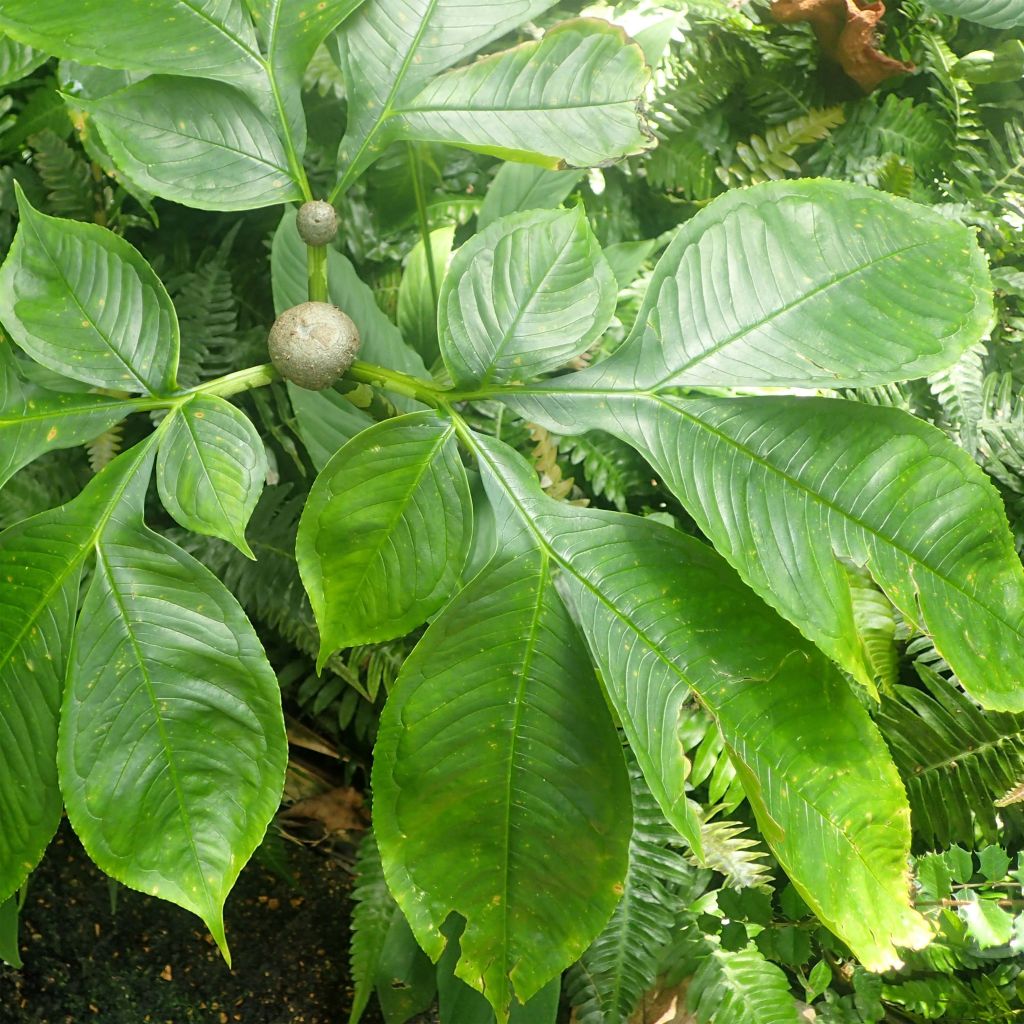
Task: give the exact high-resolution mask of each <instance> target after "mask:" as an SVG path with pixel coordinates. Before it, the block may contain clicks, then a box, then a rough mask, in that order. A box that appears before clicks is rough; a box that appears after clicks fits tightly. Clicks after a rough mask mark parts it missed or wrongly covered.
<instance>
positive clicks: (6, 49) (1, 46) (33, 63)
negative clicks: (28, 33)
mask: <svg viewBox="0 0 1024 1024" xmlns="http://www.w3.org/2000/svg"><path fill="white" fill-rule="evenodd" d="M45 60H46V54H45V53H40V52H39V51H38V50H34V49H32V47H31V46H25V45H24V44H23V43H19V42H18V41H17V40H15V39H11V38H10V36H7V35H5V34H4V33H2V32H0V85H10V84H11V83H12V82H18V81H20V80H21V79H22V78H24V77H25V76H26V75H29V74H31V73H32V72H33V71H35V69H36V68H37V67H39V65H40V64H42V63H43V61H45Z"/></svg>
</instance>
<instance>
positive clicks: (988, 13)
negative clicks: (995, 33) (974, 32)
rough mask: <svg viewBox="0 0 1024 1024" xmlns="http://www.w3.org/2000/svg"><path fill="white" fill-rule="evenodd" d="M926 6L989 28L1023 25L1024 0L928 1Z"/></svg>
mask: <svg viewBox="0 0 1024 1024" xmlns="http://www.w3.org/2000/svg"><path fill="white" fill-rule="evenodd" d="M928 6H929V7H934V8H935V10H937V11H942V13H943V14H952V15H954V16H955V17H957V18H966V19H967V20H968V21H976V22H978V23H979V24H981V25H988V26H989V27H990V28H1016V27H1017V26H1018V25H1024V0H928Z"/></svg>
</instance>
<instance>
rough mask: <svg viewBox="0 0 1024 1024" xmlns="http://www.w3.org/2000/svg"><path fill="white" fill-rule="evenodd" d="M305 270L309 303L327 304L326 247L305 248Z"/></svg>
mask: <svg viewBox="0 0 1024 1024" xmlns="http://www.w3.org/2000/svg"><path fill="white" fill-rule="evenodd" d="M306 254H307V255H306V270H307V273H308V275H309V301H310V302H327V296H328V289H327V246H326V245H307V246H306Z"/></svg>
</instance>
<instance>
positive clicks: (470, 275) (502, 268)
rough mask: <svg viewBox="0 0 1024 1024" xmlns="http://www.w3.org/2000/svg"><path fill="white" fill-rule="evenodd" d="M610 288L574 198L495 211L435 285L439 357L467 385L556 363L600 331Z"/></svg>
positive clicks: (610, 311) (610, 308)
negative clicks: (566, 205) (544, 206)
mask: <svg viewBox="0 0 1024 1024" xmlns="http://www.w3.org/2000/svg"><path fill="white" fill-rule="evenodd" d="M616 294H617V288H616V284H615V277H614V276H613V274H612V271H611V268H610V267H609V266H608V263H607V261H606V260H605V258H604V256H603V255H602V254H601V247H600V246H599V245H598V243H597V239H596V238H595V237H594V234H593V232H592V231H591V230H590V224H589V222H588V221H587V216H586V214H585V213H584V211H583V207H582V206H578V207H576V209H574V210H564V211H563V210H534V211H529V212H526V213H517V214H511V215H510V216H508V217H503V218H502V219H501V220H498V221H495V223H493V224H492V225H491V226H490V227H488V228H486V229H485V230H483V231H481V232H480V233H479V234H477V235H475V236H474V237H473V238H472V239H471V240H470V241H468V242H467V243H466V244H465V245H464V246H463V247H462V248H461V249H460V250H459V251H458V253H457V254H456V256H455V258H454V259H453V260H452V265H451V268H450V269H449V271H448V274H447V276H446V277H445V279H444V283H443V285H442V286H441V295H440V300H439V304H438V333H439V335H440V338H441V351H442V355H443V356H444V361H445V364H446V365H447V367H448V369H449V371H450V372H451V375H452V379H453V380H454V382H455V383H456V384H457V385H462V386H468V387H472V386H474V385H486V384H490V383H494V382H501V381H510V380H524V379H528V378H531V377H534V376H536V375H537V374H539V373H542V372H544V371H546V370H554V369H557V368H558V367H559V366H564V365H565V363H566V362H568V361H569V360H570V359H571V358H572V357H573V356H575V355H578V354H579V353H580V352H583V351H586V349H587V348H589V347H590V345H591V344H593V342H594V341H596V340H597V338H599V337H600V335H601V334H602V332H603V331H604V330H605V328H606V327H607V326H608V324H609V323H610V322H611V318H612V316H613V315H614V313H615V300H616Z"/></svg>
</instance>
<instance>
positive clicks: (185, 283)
mask: <svg viewBox="0 0 1024 1024" xmlns="http://www.w3.org/2000/svg"><path fill="white" fill-rule="evenodd" d="M240 227H241V221H239V222H238V223H237V224H235V226H234V227H233V228H232V229H231V230H230V231H228V233H227V234H226V235H225V236H224V239H223V241H222V242H221V243H220V245H219V246H218V247H217V248H216V249H209V250H207V251H206V252H204V253H202V254H201V255H200V256H199V258H198V259H197V260H196V263H195V266H194V267H192V268H191V269H189V270H187V271H185V272H184V273H182V274H179V275H177V276H173V277H170V278H169V279H168V281H167V288H168V291H169V292H170V295H171V299H172V301H173V302H174V306H175V309H176V310H177V312H178V323H179V328H180V332H181V355H180V362H179V367H178V380H179V382H180V383H181V384H182V386H184V387H194V386H195V385H197V384H200V383H202V382H203V381H204V380H211V379H212V378H214V377H220V376H223V375H224V374H226V373H230V372H231V371H232V370H234V369H236V368H237V366H238V364H239V360H238V354H239V353H238V300H237V299H236V297H235V292H234V283H233V281H232V277H231V262H232V259H231V251H232V248H233V246H234V242H235V238H236V237H237V236H238V230H239V228H240Z"/></svg>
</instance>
